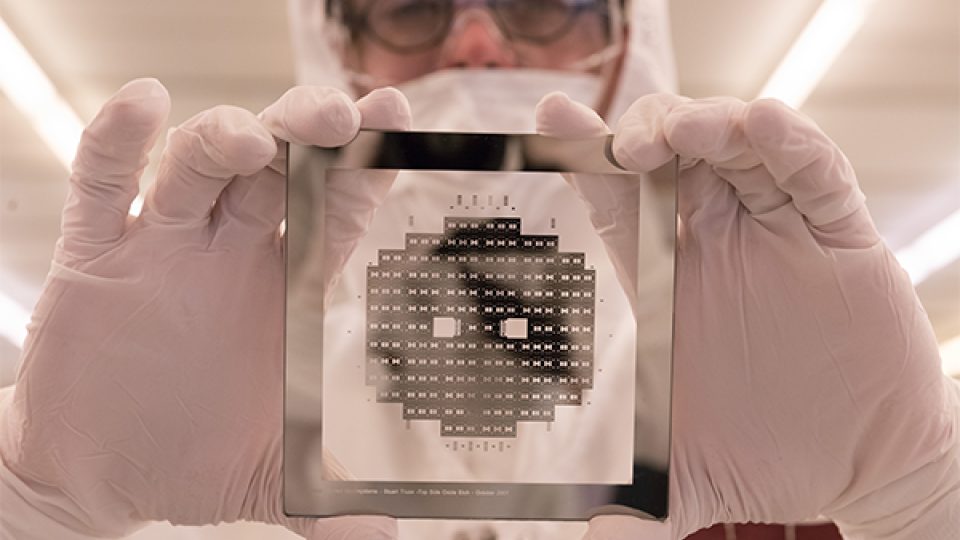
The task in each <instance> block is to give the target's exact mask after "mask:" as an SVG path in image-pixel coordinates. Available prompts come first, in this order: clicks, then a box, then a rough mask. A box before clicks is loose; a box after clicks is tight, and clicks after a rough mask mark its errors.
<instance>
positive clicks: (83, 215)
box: [62, 79, 170, 260]
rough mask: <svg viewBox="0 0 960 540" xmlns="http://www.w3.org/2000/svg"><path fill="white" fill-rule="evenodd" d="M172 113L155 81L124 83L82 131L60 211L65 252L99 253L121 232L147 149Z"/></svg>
mask: <svg viewBox="0 0 960 540" xmlns="http://www.w3.org/2000/svg"><path fill="white" fill-rule="evenodd" d="M169 112H170V96H169V95H168V94H167V91H166V89H165V88H164V87H163V85H161V84H160V82H159V81H157V80H155V79H138V80H135V81H132V82H130V83H127V84H126V85H125V86H124V87H123V88H121V89H120V90H119V91H118V92H117V93H116V94H115V95H114V96H113V97H112V98H110V100H109V101H107V103H106V104H105V105H104V106H103V108H102V109H101V110H100V113H99V114H97V116H96V118H94V119H93V122H91V123H90V125H89V126H87V128H86V129H85V130H84V132H83V135H82V137H81V138H80V144H79V146H78V147H77V156H76V159H75V160H74V162H73V174H72V175H71V176H70V191H69V194H68V196H67V202H66V205H65V206H64V210H63V222H62V230H63V238H62V249H63V254H64V255H65V256H66V257H67V258H69V259H80V260H89V259H92V258H95V257H97V256H98V255H100V254H101V253H103V252H104V251H106V250H107V249H109V248H110V247H111V246H112V244H113V242H115V241H116V240H118V239H119V238H120V236H121V235H122V234H123V232H124V230H125V227H126V223H127V214H128V213H129V211H130V204H131V203H132V202H133V199H134V198H136V196H137V193H138V191H139V180H140V175H141V174H142V173H143V169H144V167H146V165H147V153H148V152H149V151H150V149H151V148H152V147H153V145H154V143H155V142H156V140H157V137H158V136H159V135H160V131H161V127H162V126H163V125H164V123H165V122H166V119H167V115H168V114H169Z"/></svg>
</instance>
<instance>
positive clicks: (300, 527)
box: [0, 80, 409, 539]
mask: <svg viewBox="0 0 960 540" xmlns="http://www.w3.org/2000/svg"><path fill="white" fill-rule="evenodd" d="M168 111H169V97H168V95H167V93H166V91H165V90H164V88H163V87H162V86H161V85H160V84H159V83H158V82H156V81H153V80H139V81H134V82H132V83H130V84H128V85H127V86H125V87H124V88H123V89H122V90H120V91H119V92H118V93H117V94H116V95H115V96H114V97H113V98H112V99H111V100H110V101H109V102H108V103H107V104H106V105H105V106H104V108H103V110H102V111H101V112H100V114H99V115H98V116H97V118H96V119H95V120H94V121H93V122H92V123H91V125H90V126H89V127H88V128H87V129H86V131H85V133H84V135H83V138H82V141H81V143H80V146H79V149H78V153H77V158H76V161H75V162H74V167H73V175H72V176H71V178H70V193H69V198H68V200H67V204H66V206H65V209H64V214H63V236H62V238H61V240H60V242H59V243H58V245H57V249H56V253H55V257H54V262H53V268H52V270H51V273H50V275H49V277H48V280H47V284H46V286H45V289H44V292H43V294H42V296H41V299H40V301H39V302H38V305H37V307H36V310H35V311H34V314H33V318H32V320H31V323H30V327H29V337H28V339H27V342H26V345H25V349H24V353H23V354H24V356H23V360H22V366H21V368H20V371H19V373H18V378H17V383H16V385H15V386H14V387H12V388H10V389H6V390H4V392H3V393H2V394H0V422H2V426H3V427H2V428H0V433H2V436H0V456H2V458H3V465H4V466H3V468H0V488H2V498H3V512H2V513H0V516H2V517H0V530H2V531H3V536H4V538H7V537H15V538H18V539H30V538H60V539H63V538H88V537H101V536H102V537H107V536H118V535H123V534H127V533H129V532H131V531H132V530H133V529H135V528H137V527H138V526H140V525H142V524H143V523H145V522H146V521H149V520H169V521H170V522H171V523H174V524H187V525H194V524H209V523H218V522H230V521H236V520H255V521H262V522H267V523H275V524H282V525H284V526H287V527H289V528H291V529H292V530H295V531H296V532H298V533H300V534H302V535H305V536H308V537H309V538H313V539H321V538H322V539H327V538H329V539H346V538H351V539H356V538H374V539H388V538H392V537H395V536H396V524H395V523H394V522H393V521H392V520H390V519H388V518H383V517H350V518H336V519H328V520H319V521H318V520H307V519H288V518H286V517H285V516H284V515H283V513H282V511H281V504H280V489H281V458H280V456H281V437H280V435H281V426H282V375H283V374H282V366H283V357H282V335H283V302H284V291H283V271H284V266H283V252H282V238H281V234H280V228H279V226H280V223H281V220H282V219H283V216H284V182H283V179H284V169H285V159H286V154H285V152H283V151H282V150H284V146H283V145H282V141H284V140H290V141H297V142H300V143H303V144H317V145H338V144H343V143H345V142H347V141H349V140H350V139H351V138H352V137H353V136H354V135H355V133H356V132H357V129H358V128H359V127H360V125H361V124H362V123H366V124H373V125H377V126H380V127H392V128H394V129H404V128H406V127H407V125H408V124H409V112H408V111H409V109H408V108H407V105H406V101H405V100H403V98H402V97H401V96H400V95H399V93H397V92H395V91H391V90H385V91H382V92H377V93H374V94H372V95H371V96H369V97H368V98H367V99H365V100H362V101H361V102H358V103H357V104H356V105H355V104H354V103H352V102H351V101H350V100H349V99H348V98H347V97H346V96H344V95H343V94H341V93H339V92H337V91H334V90H329V89H318V88H297V89H294V90H291V91H290V92H288V93H287V94H286V95H285V96H284V97H283V98H281V99H280V100H279V101H278V102H277V103H275V104H274V105H272V106H270V107H269V108H267V109H266V110H265V111H264V112H263V113H262V114H261V116H260V118H259V119H258V118H257V117H255V116H254V115H252V114H250V113H248V112H246V111H243V110H240V109H236V108H230V107H220V108H216V109H213V110H210V111H207V112H204V113H202V114H200V115H198V116H196V117H194V118H193V119H191V120H188V121H187V122H186V123H184V124H183V125H182V126H180V127H179V128H177V129H174V130H172V131H171V132H170V133H169V135H168V145H167V149H166V152H165V154H164V157H163V160H162V162H161V165H160V168H159V172H158V175H157V176H158V177H157V179H156V182H155V183H154V184H153V186H152V187H151V189H150V191H149V192H148V194H147V197H146V201H145V203H144V207H143V210H142V213H141V214H140V216H139V217H131V216H129V215H128V208H129V207H130V203H131V202H132V201H133V199H134V196H135V195H136V194H137V190H138V179H139V177H140V174H141V172H142V170H143V167H144V166H145V165H146V156H147V152H148V150H149V149H150V147H151V146H152V144H153V143H154V141H155V140H156V138H157V136H158V133H159V131H160V128H161V126H162V125H163V124H164V122H165V121H166V116H167V113H168ZM356 187H357V189H359V190H362V189H363V186H362V185H358V186H356ZM335 232H336V231H335ZM347 234H350V233H349V231H348V233H347Z"/></svg>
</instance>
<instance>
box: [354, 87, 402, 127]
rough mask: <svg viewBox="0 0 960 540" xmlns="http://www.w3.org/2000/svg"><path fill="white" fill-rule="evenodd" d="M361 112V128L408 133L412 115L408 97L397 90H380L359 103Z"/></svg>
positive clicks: (361, 99) (358, 106)
mask: <svg viewBox="0 0 960 540" xmlns="http://www.w3.org/2000/svg"><path fill="white" fill-rule="evenodd" d="M356 105H357V110H358V111H360V118H361V120H360V127H362V128H365V129H382V130H393V131H407V130H409V129H410V125H411V121H412V114H411V113H410V102H409V101H407V97H406V96H404V95H403V93H402V92H400V91H399V90H397V89H396V88H389V87H387V88H378V89H376V90H374V91H372V92H370V93H369V94H367V95H366V96H364V97H362V98H360V100H358V101H357V103H356Z"/></svg>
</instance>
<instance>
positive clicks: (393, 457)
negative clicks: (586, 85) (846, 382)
mask: <svg viewBox="0 0 960 540" xmlns="http://www.w3.org/2000/svg"><path fill="white" fill-rule="evenodd" d="M311 162H313V164H311ZM290 163H291V165H290V167H289V169H288V186H289V187H288V193H289V198H288V217H287V248H288V276H287V279H288V284H287V320H286V330H287V342H286V379H285V380H286V392H285V400H286V407H285V424H284V508H285V511H286V512H287V513H288V514H291V515H312V516H329V515H342V514H371V513H372V514H387V515H392V516H395V517H400V518H452V519H474V518H475V519H536V520H545V519H551V520H582V519H589V518H590V517H591V516H593V515H596V514H598V513H627V514H633V515H638V516H641V517H652V518H658V519H662V518H664V517H665V516H666V512H667V480H666V478H667V470H668V457H669V424H670V401H669V400H670V385H671V379H670V373H671V355H672V330H673V326H672V320H673V283H674V275H673V245H674V239H675V230H674V223H675V212H676V210H675V196H674V193H675V185H674V183H673V178H667V179H666V180H657V179H655V178H653V177H646V176H639V175H633V174H628V173H625V172H624V171H622V170H621V169H619V168H618V167H617V166H616V165H615V163H613V162H612V160H611V159H610V158H609V139H608V138H598V139H589V140H583V141H558V140H554V139H547V138H545V137H540V136H535V135H522V136H516V135H510V136H505V135H476V134H440V133H390V134H386V135H385V134H382V133H378V132H364V133H362V136H361V137H359V138H358V139H357V140H355V141H354V142H352V143H351V144H350V145H348V146H347V147H344V148H343V149H341V150H340V151H339V153H337V154H336V155H335V156H334V155H332V153H331V152H329V151H322V150H318V149H310V148H303V147H295V146H291V151H290ZM498 167H499V168H503V169H515V168H519V167H523V168H525V169H533V170H524V171H517V170H486V169H494V168H498ZM438 169H439V170H438ZM474 169H481V170H474ZM674 170H675V169H674ZM560 171H563V172H574V173H576V175H575V176H569V175H568V176H567V177H565V176H564V175H562V174H561V172H560ZM672 172H673V171H670V173H671V174H672ZM600 173H603V174H602V175H601V174H600ZM668 176H669V175H668ZM570 178H573V179H574V182H572V183H571V182H570V181H568V180H569V179H570ZM572 185H576V186H578V189H579V191H580V192H581V193H582V194H583V195H584V196H585V197H586V198H588V199H591V200H596V201H598V204H601V205H604V206H603V211H602V212H599V213H598V214H597V215H598V216H599V218H600V219H607V216H609V215H612V214H610V212H611V209H613V211H614V212H619V215H618V216H617V219H618V223H626V224H627V227H626V230H627V231H629V232H628V233H627V238H625V239H623V238H622V239H621V240H620V242H621V244H620V245H621V246H622V245H631V244H632V245H635V246H638V248H639V249H637V250H634V251H632V250H630V249H623V248H622V247H621V248H618V250H617V253H619V256H618V257H615V258H614V259H611V256H610V251H609V250H608V249H607V246H606V245H605V244H604V242H603V241H602V240H601V239H600V237H599V236H598V234H597V232H596V230H595V227H594V226H593V224H592V222H591V216H590V211H589V209H588V206H587V205H585V204H584V202H583V200H582V199H581V195H580V194H578V192H577V190H575V189H574V188H573V187H571V186H572ZM374 209H375V211H374ZM631 220H632V221H631ZM624 242H625V244H624ZM638 253H639V254H638ZM634 257H635V258H636V260H635V261H630V262H628V261H625V260H621V258H634ZM625 285H626V286H625ZM627 291H631V292H629V293H628V292H627ZM633 291H636V298H637V300H636V304H635V307H633V308H632V307H631V301H630V294H632V293H633Z"/></svg>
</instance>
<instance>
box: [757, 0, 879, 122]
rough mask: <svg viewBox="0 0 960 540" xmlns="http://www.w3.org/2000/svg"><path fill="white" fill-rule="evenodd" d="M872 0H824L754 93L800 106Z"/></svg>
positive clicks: (860, 22) (871, 3)
mask: <svg viewBox="0 0 960 540" xmlns="http://www.w3.org/2000/svg"><path fill="white" fill-rule="evenodd" d="M874 2H876V0H824V2H823V4H821V5H820V8H819V9H817V12H816V13H815V14H814V16H813V18H812V19H810V22H809V23H807V26H806V28H804V29H803V32H802V33H801V34H800V37H798V38H797V41H796V42H794V44H793V46H792V47H791V48H790V51H789V52H788V53H787V55H786V56H784V57H783V60H781V61H780V65H779V66H777V69H776V70H775V71H774V72H773V75H772V76H771V77H770V80H768V81H767V84H766V85H764V87H763V90H761V91H760V94H759V95H758V96H757V97H774V98H777V99H780V100H781V101H783V102H785V103H787V104H788V105H790V106H791V107H793V108H800V106H801V105H803V103H804V102H805V101H806V100H807V97H808V96H809V95H810V92H812V91H813V89H814V88H816V86H817V85H818V84H819V83H820V79H822V78H823V76H824V74H825V73H826V72H827V70H828V69H830V66H832V65H833V62H834V60H836V59H837V57H838V56H840V53H841V52H843V50H844V49H845V48H846V46H847V44H848V43H849V42H850V39H852V38H853V36H854V35H855V34H856V33H857V30H859V29H860V26H861V25H862V24H863V21H864V19H866V17H867V13H868V12H869V11H870V8H871V7H872V6H873V4H874Z"/></svg>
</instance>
